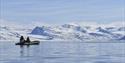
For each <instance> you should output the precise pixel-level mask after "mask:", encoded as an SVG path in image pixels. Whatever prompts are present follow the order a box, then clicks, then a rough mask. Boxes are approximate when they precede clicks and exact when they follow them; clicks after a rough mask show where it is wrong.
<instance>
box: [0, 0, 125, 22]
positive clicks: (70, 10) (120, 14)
mask: <svg viewBox="0 0 125 63" xmlns="http://www.w3.org/2000/svg"><path fill="white" fill-rule="evenodd" d="M0 12H1V13H0V14H1V15H0V19H4V20H7V21H10V22H11V21H13V22H20V23H28V22H35V21H40V22H44V23H51V24H62V23H69V22H74V21H75V22H82V21H89V22H99V23H109V22H114V21H124V18H125V15H124V13H125V0H0Z"/></svg>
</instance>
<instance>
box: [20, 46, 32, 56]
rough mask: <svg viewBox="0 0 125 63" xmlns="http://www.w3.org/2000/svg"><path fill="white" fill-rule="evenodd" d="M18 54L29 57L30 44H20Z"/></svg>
mask: <svg viewBox="0 0 125 63" xmlns="http://www.w3.org/2000/svg"><path fill="white" fill-rule="evenodd" d="M20 56H21V57H24V56H25V57H29V56H30V45H26V46H25V45H20Z"/></svg>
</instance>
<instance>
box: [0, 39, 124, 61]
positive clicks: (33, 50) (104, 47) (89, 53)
mask: <svg viewBox="0 0 125 63" xmlns="http://www.w3.org/2000/svg"><path fill="white" fill-rule="evenodd" d="M0 63H125V43H115V42H112V43H99V42H97V43H96V42H95V43H92V42H90V43H84V42H62V41H61V42H60V41H43V42H41V43H40V45H32V46H22V47H20V46H16V45H15V42H0Z"/></svg>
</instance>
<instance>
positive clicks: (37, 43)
mask: <svg viewBox="0 0 125 63" xmlns="http://www.w3.org/2000/svg"><path fill="white" fill-rule="evenodd" d="M39 43H40V42H39V41H32V42H30V43H25V42H24V43H20V42H19V43H15V45H39Z"/></svg>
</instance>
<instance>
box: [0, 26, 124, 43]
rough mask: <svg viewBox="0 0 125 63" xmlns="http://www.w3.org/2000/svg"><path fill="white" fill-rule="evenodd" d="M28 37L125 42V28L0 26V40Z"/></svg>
mask: <svg viewBox="0 0 125 63" xmlns="http://www.w3.org/2000/svg"><path fill="white" fill-rule="evenodd" d="M21 35H23V36H29V37H31V38H32V39H39V40H57V39H58V40H88V41H91V40H125V39H124V36H125V26H96V27H93V26H83V25H78V24H64V25H58V26H35V28H32V27H29V28H27V27H9V26H0V40H16V39H19V37H20V36H21Z"/></svg>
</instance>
